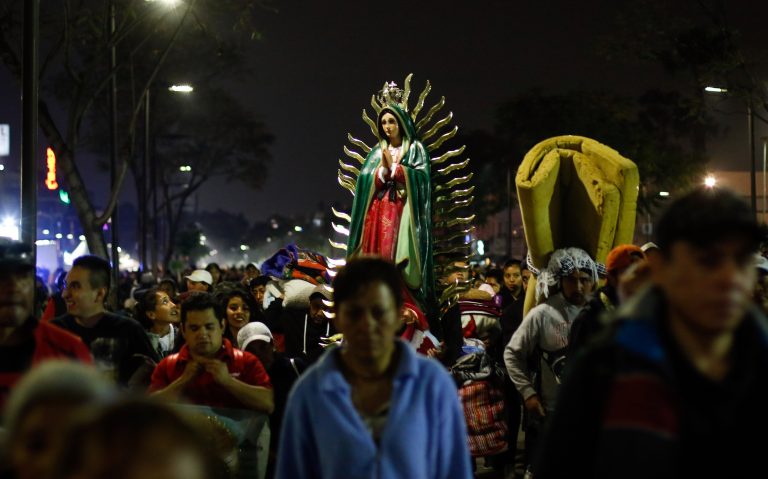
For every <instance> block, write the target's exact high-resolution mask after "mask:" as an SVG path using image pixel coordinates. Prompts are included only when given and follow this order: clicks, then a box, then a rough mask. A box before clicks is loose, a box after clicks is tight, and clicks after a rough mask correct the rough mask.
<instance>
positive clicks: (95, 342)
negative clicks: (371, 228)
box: [0, 189, 768, 479]
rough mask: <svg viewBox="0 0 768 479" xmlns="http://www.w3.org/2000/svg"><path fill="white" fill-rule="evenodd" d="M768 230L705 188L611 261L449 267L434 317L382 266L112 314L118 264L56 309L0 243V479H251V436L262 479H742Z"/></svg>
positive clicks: (84, 280) (764, 343) (760, 416)
mask: <svg viewBox="0 0 768 479" xmlns="http://www.w3.org/2000/svg"><path fill="white" fill-rule="evenodd" d="M765 234H766V232H765V231H764V229H763V227H762V226H761V225H759V224H758V223H757V222H756V221H755V219H754V215H753V214H752V212H751V211H750V209H749V207H748V206H747V205H745V204H744V203H743V202H742V201H741V200H739V199H737V198H736V197H735V196H733V195H732V194H731V193H729V192H727V191H725V190H720V189H714V190H695V191H693V192H691V193H690V194H688V195H686V196H685V197H682V198H680V199H678V200H676V201H675V202H674V203H673V204H672V205H671V207H670V208H669V210H668V211H667V212H666V213H665V214H664V216H663V217H662V219H661V220H660V223H659V225H658V227H657V238H656V240H655V242H654V243H648V244H646V245H643V246H642V247H641V246H638V245H618V246H616V247H615V248H614V249H613V250H612V251H611V252H610V253H609V254H608V256H607V258H606V259H605V262H604V264H603V263H599V262H597V261H595V259H594V258H592V257H590V255H589V254H588V253H587V252H586V251H585V250H583V249H580V248H578V247H575V246H574V247H568V248H563V249H559V250H556V251H555V252H553V254H552V255H551V257H550V259H549V263H548V264H547V265H546V267H545V268H541V269H536V268H534V267H533V265H530V264H529V263H528V261H526V260H524V259H508V260H506V261H504V262H502V263H500V264H498V265H496V264H490V265H486V264H482V265H472V264H467V263H465V262H463V261H462V260H460V259H458V258H457V259H456V260H455V261H453V263H452V264H451V267H450V268H447V269H446V270H445V271H443V277H442V278H441V279H439V281H441V282H442V283H443V284H444V285H452V284H459V283H461V284H469V285H470V287H468V288H464V289H462V290H461V292H460V293H459V295H458V300H457V301H455V302H453V303H452V304H451V305H450V307H449V308H447V309H446V310H444V311H442V312H441V314H440V316H439V318H438V319H437V320H435V318H427V317H425V315H424V314H423V313H422V312H421V311H420V310H418V308H410V307H409V303H408V297H407V294H405V293H404V287H403V284H402V275H401V272H400V270H398V268H397V267H396V266H395V265H394V264H392V263H391V262H389V261H386V260H384V259H381V258H378V257H373V256H365V255H361V256H360V257H357V258H354V259H350V260H348V261H347V264H346V266H344V267H343V268H342V269H341V270H340V271H339V272H338V274H337V275H335V277H334V278H333V280H332V283H329V284H326V282H325V281H323V280H322V279H321V278H319V277H316V278H315V280H314V281H303V280H302V281H303V283H307V284H305V285H302V286H301V287H298V286H296V285H295V284H294V285H293V286H289V285H287V284H286V283H285V280H284V278H283V279H280V278H276V277H274V276H272V275H270V274H262V273H265V271H261V270H260V269H259V266H258V265H255V264H251V265H248V266H247V267H246V268H243V269H237V268H228V269H222V268H220V267H219V266H218V265H216V264H209V265H208V266H207V267H206V268H205V269H197V270H191V271H188V272H187V273H185V274H184V275H183V277H182V278H180V279H181V281H176V280H174V279H170V278H164V279H162V280H157V279H154V278H151V277H150V276H144V277H142V276H137V277H136V278H135V281H134V282H133V284H131V287H130V288H124V291H123V294H124V295H125V297H124V298H123V301H121V305H122V306H123V307H122V308H120V309H119V310H116V311H109V310H108V309H107V307H106V304H107V299H108V297H109V294H110V277H111V271H110V265H109V263H108V262H107V261H106V260H104V259H102V258H98V257H95V256H82V257H80V258H78V259H76V260H75V261H74V263H73V265H72V268H71V269H70V270H69V271H68V272H67V273H66V275H65V276H64V277H63V279H62V280H61V282H60V289H59V290H57V291H55V293H54V294H53V295H51V296H50V297H48V298H46V300H45V301H41V300H40V298H41V296H42V294H41V292H40V291H39V289H40V288H39V286H37V285H36V283H35V281H34V280H33V272H34V265H33V264H32V262H31V255H30V254H29V253H30V252H29V251H28V250H26V249H25V246H24V245H22V244H20V243H16V242H8V243H0V408H2V411H3V416H2V435H1V436H0V457H2V458H3V460H2V461H0V478H3V479H4V478H18V479H21V478H75V477H77V478H88V479H96V478H102V477H113V478H139V477H141V478H145V477H149V478H152V477H158V478H159V477H163V478H174V477H178V478H227V477H244V474H245V473H244V471H250V470H249V469H248V466H249V465H248V464H247V462H248V461H247V458H245V459H244V458H243V457H240V456H242V454H239V453H240V452H242V450H243V449H244V447H245V446H243V444H244V441H245V440H247V439H245V438H246V437H248V438H250V437H254V438H256V439H253V440H254V441H261V442H260V444H261V445H262V446H263V448H262V449H263V452H262V453H259V452H257V453H256V456H258V458H257V460H256V461H255V462H256V464H257V466H256V468H255V469H254V470H253V472H252V474H253V476H248V477H280V478H305V477H306V478H309V477H323V478H331V477H339V478H341V477H345V478H346V477H353V478H357V477H409V478H410V477H414V478H415V477H418V478H422V477H423V478H469V477H472V476H473V475H481V474H484V476H483V477H516V476H517V477H521V476H522V475H523V474H525V475H527V476H528V477H536V478H538V477H542V478H548V477H573V476H576V477H688V476H691V477H693V476H695V477H746V476H747V475H752V473H753V472H754V471H757V470H760V467H761V464H760V459H761V456H760V455H759V454H753V452H757V451H756V450H757V448H758V447H759V441H752V440H750V439H749V438H751V437H754V436H755V434H759V433H761V432H762V430H764V428H765V427H766V426H768V416H767V415H766V413H765V412H764V411H765V408H763V407H761V406H762V404H764V401H765V400H766V399H768V387H766V384H768V383H766V382H765V381H764V380H762V378H761V374H762V371H763V369H762V367H763V366H764V365H766V363H767V362H768V325H767V324H766V322H765V318H764V314H765V313H766V307H767V306H768V299H766V298H768V294H766V291H767V290H768V287H766V284H767V283H766V278H768V260H766V259H765V257H763V256H761V255H760V253H759V251H760V247H761V245H762V244H763V242H764V241H765V240H766V236H765ZM305 279H311V278H305ZM36 291H37V292H36ZM36 298H37V299H36ZM180 405H194V406H197V407H201V408H205V409H194V410H192V409H189V408H187V407H186V406H180ZM201 411H203V412H201ZM227 411H240V412H246V417H248V418H250V419H253V420H254V421H255V422H252V423H249V424H258V425H259V426H258V427H257V429H258V431H256V432H255V433H254V434H251V432H253V431H250V430H246V431H245V432H244V431H243V430H242V429H238V427H237V425H235V426H232V424H233V423H237V420H236V419H237V418H240V419H242V417H243V416H242V414H240V415H238V414H239V413H237V414H234V415H233V416H228V414H227ZM233 418H235V419H233ZM258 418H262V419H265V418H266V420H261V421H258V420H257V419H258ZM246 429H247V428H246ZM522 437H524V447H523V449H522V450H520V451H518V450H517V446H518V438H522ZM257 449H258V448H257ZM486 468H487V469H488V470H487V472H484V471H485V469H486Z"/></svg>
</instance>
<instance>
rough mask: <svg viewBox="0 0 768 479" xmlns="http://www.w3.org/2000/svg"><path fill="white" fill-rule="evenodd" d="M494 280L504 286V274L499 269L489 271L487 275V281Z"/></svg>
mask: <svg viewBox="0 0 768 479" xmlns="http://www.w3.org/2000/svg"><path fill="white" fill-rule="evenodd" d="M488 278H493V279H495V280H496V282H497V283H498V284H504V272H503V271H502V270H500V269H498V268H493V269H489V270H488V272H487V273H485V279H488Z"/></svg>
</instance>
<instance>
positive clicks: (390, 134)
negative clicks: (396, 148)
mask: <svg viewBox="0 0 768 479" xmlns="http://www.w3.org/2000/svg"><path fill="white" fill-rule="evenodd" d="M381 129H382V130H384V134H386V135H387V138H388V139H389V140H390V141H392V140H395V139H397V138H400V126H399V125H398V124H397V118H395V115H393V114H392V113H384V115H383V116H382V117H381Z"/></svg>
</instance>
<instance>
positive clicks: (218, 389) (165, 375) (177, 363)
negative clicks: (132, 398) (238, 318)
mask: <svg viewBox="0 0 768 479" xmlns="http://www.w3.org/2000/svg"><path fill="white" fill-rule="evenodd" d="M223 343H224V344H223V345H222V346H221V350H220V351H219V353H218V354H217V355H216V359H219V360H221V361H224V362H225V363H226V364H227V369H228V370H229V374H231V375H232V377H234V378H235V379H237V380H239V381H242V382H244V383H246V384H250V385H251V386H262V387H266V388H270V389H271V388H272V384H271V383H270V381H269V376H268V375H267V371H266V370H265V369H264V366H263V365H262V364H261V361H259V358H257V357H256V356H254V355H253V354H251V353H249V352H246V351H241V350H239V349H235V348H233V347H232V343H230V342H229V340H228V339H223ZM189 360H190V354H189V348H188V346H187V345H186V344H185V345H184V346H182V348H181V351H179V352H178V353H176V354H172V355H170V356H168V357H167V358H165V359H163V360H162V361H160V364H158V365H157V366H156V367H155V371H154V372H153V373H152V383H151V384H150V386H149V391H150V392H154V391H159V390H161V389H165V388H166V387H168V386H169V385H170V384H171V383H172V382H174V381H175V380H177V379H178V378H179V377H180V376H181V375H182V374H183V373H184V368H186V367H187V363H188V362H189ZM183 395H184V397H185V398H186V399H187V401H189V402H190V403H192V404H199V405H205V406H211V407H225V408H232V409H249V408H248V407H246V406H245V405H244V404H243V403H241V402H240V400H239V399H237V398H236V397H235V396H233V395H232V394H231V393H230V392H229V391H227V390H226V389H224V387H222V386H221V385H219V384H218V383H216V381H214V379H213V376H212V375H211V373H209V372H207V371H204V372H202V373H201V374H199V375H198V376H197V377H196V378H195V379H194V380H193V381H192V382H191V383H189V384H188V385H187V387H185V388H184V392H183Z"/></svg>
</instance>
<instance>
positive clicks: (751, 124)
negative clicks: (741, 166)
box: [704, 86, 757, 217]
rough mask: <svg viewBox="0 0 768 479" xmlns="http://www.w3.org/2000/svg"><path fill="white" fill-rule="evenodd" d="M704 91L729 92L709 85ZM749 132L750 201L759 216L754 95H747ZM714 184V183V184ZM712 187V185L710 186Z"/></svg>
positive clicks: (753, 210)
mask: <svg viewBox="0 0 768 479" xmlns="http://www.w3.org/2000/svg"><path fill="white" fill-rule="evenodd" d="M704 91H706V92H708V93H728V89H726V88H721V87H715V86H707V87H704ZM747 133H748V145H747V148H748V149H749V200H750V201H749V203H750V206H751V207H752V214H753V215H755V217H757V184H756V183H757V181H756V179H755V176H756V170H757V166H756V164H755V116H754V115H753V113H752V96H751V94H750V96H749V97H747ZM712 186H714V184H713V185H712ZM710 188H711V186H710Z"/></svg>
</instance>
